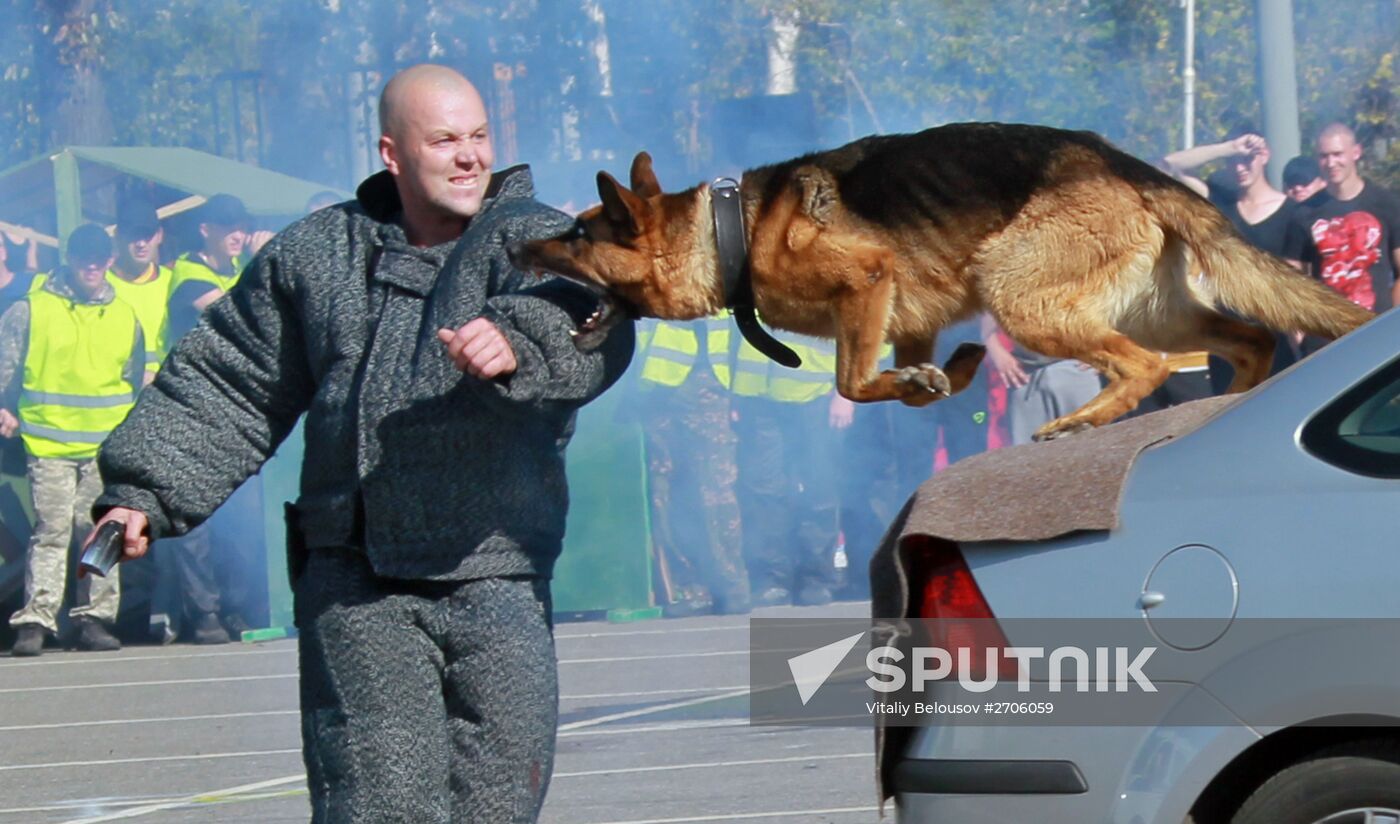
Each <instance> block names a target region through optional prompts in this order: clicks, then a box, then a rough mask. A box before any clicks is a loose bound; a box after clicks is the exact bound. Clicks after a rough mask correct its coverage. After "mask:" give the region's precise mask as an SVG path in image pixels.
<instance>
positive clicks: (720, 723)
mask: <svg viewBox="0 0 1400 824" xmlns="http://www.w3.org/2000/svg"><path fill="white" fill-rule="evenodd" d="M747 726H749V722H748V721H746V720H745V719H743V718H721V719H718V720H715V721H677V722H675V723H672V724H636V725H634V726H630V727H608V728H606V729H601V730H600V729H582V730H572V731H569V732H561V733H559V737H560V738H581V737H584V736H590V735H645V734H647V733H653V732H685V731H686V730H712V729H720V728H722V727H747Z"/></svg>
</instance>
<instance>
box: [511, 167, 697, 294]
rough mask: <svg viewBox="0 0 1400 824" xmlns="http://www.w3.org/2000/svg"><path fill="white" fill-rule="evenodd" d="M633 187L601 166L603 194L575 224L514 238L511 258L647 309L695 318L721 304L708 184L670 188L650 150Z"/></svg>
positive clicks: (636, 169)
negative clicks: (665, 188)
mask: <svg viewBox="0 0 1400 824" xmlns="http://www.w3.org/2000/svg"><path fill="white" fill-rule="evenodd" d="M631 177H632V179H631V183H632V186H631V188H630V189H629V188H627V187H624V186H623V185H622V184H621V183H618V182H617V180H615V179H614V178H613V177H612V175H610V174H608V173H607V172H599V173H598V197H599V199H600V200H601V201H602V202H601V204H600V205H598V206H594V207H593V208H591V209H588V210H586V211H584V212H581V213H580V214H579V215H578V218H577V219H576V220H575V221H574V225H573V227H572V228H571V229H569V231H567V232H564V233H563V234H561V235H558V236H556V237H552V238H546V239H543V240H533V241H529V242H526V243H519V244H512V245H511V247H510V248H509V249H508V250H507V251H508V253H509V255H510V260H511V263H512V264H513V265H514V266H515V267H516V268H519V269H524V270H526V271H542V272H552V273H554V274H556V275H560V276H563V277H566V278H569V279H570V280H574V281H578V282H580V283H583V284H586V285H588V286H591V287H593V288H594V289H597V290H599V291H601V292H604V293H606V294H609V295H611V296H613V297H614V298H616V299H620V300H621V301H624V302H625V303H627V304H629V305H630V308H631V309H632V310H633V311H634V312H636V313H637V314H640V315H642V316H645V317H655V318H663V319H668V320H690V319H693V318H700V317H704V316H706V315H709V314H711V313H713V312H715V311H717V310H718V309H719V308H720V307H721V306H722V305H723V290H722V286H721V285H720V281H719V275H718V270H717V269H716V266H715V251H714V248H713V245H714V235H713V231H712V230H711V231H710V232H709V233H706V232H705V231H704V229H705V228H706V227H705V224H704V223H703V221H707V220H710V216H709V213H708V210H705V209H702V208H701V206H702V202H703V200H702V197H701V192H702V191H703V190H702V189H691V190H688V191H685V192H680V193H676V194H665V193H663V192H662V191H661V185H660V184H659V183H658V182H657V180H656V174H655V173H654V172H653V171H652V167H651V156H650V155H648V154H647V153H646V152H642V153H641V154H639V155H637V157H636V159H635V160H633V161H632V176H631Z"/></svg>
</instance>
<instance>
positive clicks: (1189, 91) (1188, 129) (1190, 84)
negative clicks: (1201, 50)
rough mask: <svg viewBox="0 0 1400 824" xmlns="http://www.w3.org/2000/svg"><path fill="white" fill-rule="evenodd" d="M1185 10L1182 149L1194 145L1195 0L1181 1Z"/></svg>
mask: <svg viewBox="0 0 1400 824" xmlns="http://www.w3.org/2000/svg"><path fill="white" fill-rule="evenodd" d="M1181 7H1182V8H1183V9H1185V10H1186V55H1185V58H1184V59H1183V60H1182V69H1181V85H1182V87H1183V89H1184V90H1185V92H1186V111H1185V120H1186V122H1185V124H1184V126H1185V128H1183V129H1182V132H1181V142H1182V147H1181V148H1183V149H1189V148H1191V147H1192V146H1195V145H1196V0H1181Z"/></svg>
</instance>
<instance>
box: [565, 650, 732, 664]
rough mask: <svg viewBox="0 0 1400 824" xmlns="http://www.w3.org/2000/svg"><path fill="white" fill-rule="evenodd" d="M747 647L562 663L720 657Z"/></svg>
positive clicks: (578, 659)
mask: <svg viewBox="0 0 1400 824" xmlns="http://www.w3.org/2000/svg"><path fill="white" fill-rule="evenodd" d="M748 654H749V651H748V650H747V649H733V650H722V651H719V652H676V653H667V654H665V655H620V656H613V657H609V658H565V659H560V661H559V663H560V664H617V663H621V662H623V661H663V660H668V659H672V658H718V657H720V656H724V655H748Z"/></svg>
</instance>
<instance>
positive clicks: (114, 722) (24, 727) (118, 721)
mask: <svg viewBox="0 0 1400 824" xmlns="http://www.w3.org/2000/svg"><path fill="white" fill-rule="evenodd" d="M300 714H301V713H300V712H299V711H297V710H267V711H266V712H228V713H221V714H218V715H173V716H169V717H167V718H114V719H109V720H104V721H65V722H63V723H60V724H18V725H15V726H13V727H0V732H25V731H28V730H61V729H67V728H70V727H112V726H119V725H122V724H167V723H170V724H173V723H177V722H180V721H220V720H223V719H227V718H261V717H263V716H270V715H300Z"/></svg>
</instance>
